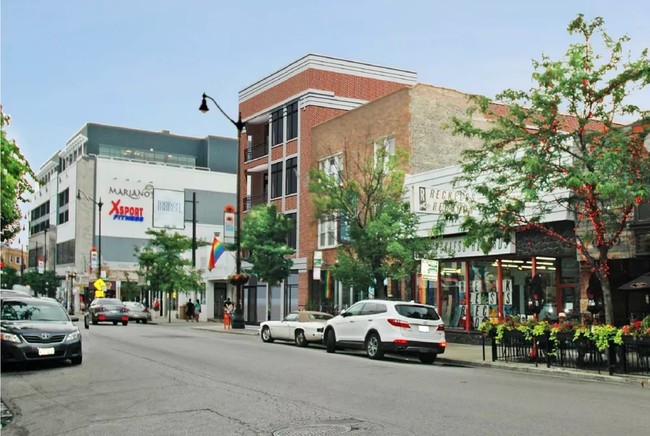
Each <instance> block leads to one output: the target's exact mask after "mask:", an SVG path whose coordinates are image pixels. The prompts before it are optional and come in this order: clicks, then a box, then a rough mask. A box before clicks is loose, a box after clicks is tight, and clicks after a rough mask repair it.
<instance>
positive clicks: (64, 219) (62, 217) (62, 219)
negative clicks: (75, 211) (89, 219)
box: [59, 210, 69, 224]
mask: <svg viewBox="0 0 650 436" xmlns="http://www.w3.org/2000/svg"><path fill="white" fill-rule="evenodd" d="M68 217H69V214H68V211H67V210H65V211H63V212H59V224H63V223H67V222H68Z"/></svg>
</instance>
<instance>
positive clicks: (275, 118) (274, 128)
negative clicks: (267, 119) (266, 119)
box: [271, 109, 284, 145]
mask: <svg viewBox="0 0 650 436" xmlns="http://www.w3.org/2000/svg"><path fill="white" fill-rule="evenodd" d="M283 111H284V109H278V110H277V111H275V112H273V113H272V114H271V145H278V144H282V142H283V141H284V135H283V131H282V122H283V120H282V112H283Z"/></svg>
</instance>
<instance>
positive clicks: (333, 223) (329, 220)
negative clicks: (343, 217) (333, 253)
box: [318, 215, 338, 248]
mask: <svg viewBox="0 0 650 436" xmlns="http://www.w3.org/2000/svg"><path fill="white" fill-rule="evenodd" d="M337 224H338V219H337V218H336V216H335V215H327V216H324V217H323V218H321V219H319V220H318V248H333V247H336V234H337V231H338V230H337V227H338V226H337Z"/></svg>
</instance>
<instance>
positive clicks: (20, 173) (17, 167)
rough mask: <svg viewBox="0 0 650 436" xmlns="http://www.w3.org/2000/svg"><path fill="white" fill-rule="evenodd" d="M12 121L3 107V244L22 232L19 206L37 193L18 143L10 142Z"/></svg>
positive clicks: (0, 206) (0, 138) (0, 183)
mask: <svg viewBox="0 0 650 436" xmlns="http://www.w3.org/2000/svg"><path fill="white" fill-rule="evenodd" d="M10 120H11V117H9V115H7V114H5V113H4V112H3V111H2V106H0V143H1V144H2V167H1V168H0V173H1V174H2V180H1V181H0V190H1V192H2V198H1V201H0V209H1V210H2V216H1V218H0V220H1V222H0V229H1V232H2V233H0V241H2V242H5V241H10V240H11V239H13V237H14V236H15V235H16V234H17V233H18V232H20V218H21V216H22V212H21V211H20V207H19V203H20V202H24V201H26V198H25V194H27V193H31V192H34V190H33V188H32V187H31V185H30V183H29V178H30V177H31V178H33V179H35V178H36V176H35V175H34V172H33V171H32V169H31V167H30V166H29V163H28V162H27V159H25V157H24V156H23V155H22V153H21V152H20V148H19V147H18V145H17V144H16V141H15V140H13V139H7V134H6V129H7V126H8V125H9V122H10Z"/></svg>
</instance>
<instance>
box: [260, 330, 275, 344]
mask: <svg viewBox="0 0 650 436" xmlns="http://www.w3.org/2000/svg"><path fill="white" fill-rule="evenodd" d="M262 340H263V341H264V342H273V337H272V336H271V329H270V328H268V327H267V326H264V328H263V329H262Z"/></svg>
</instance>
